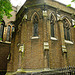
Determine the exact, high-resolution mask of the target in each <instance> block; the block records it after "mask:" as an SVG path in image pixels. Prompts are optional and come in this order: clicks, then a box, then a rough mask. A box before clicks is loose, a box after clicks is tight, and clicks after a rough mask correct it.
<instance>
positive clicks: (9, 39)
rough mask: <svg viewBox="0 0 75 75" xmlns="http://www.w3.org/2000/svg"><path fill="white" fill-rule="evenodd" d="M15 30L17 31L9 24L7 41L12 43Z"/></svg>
mask: <svg viewBox="0 0 75 75" xmlns="http://www.w3.org/2000/svg"><path fill="white" fill-rule="evenodd" d="M14 30H15V28H14V25H13V24H12V23H9V25H8V29H7V37H6V40H7V41H11V38H12V33H13V32H14Z"/></svg>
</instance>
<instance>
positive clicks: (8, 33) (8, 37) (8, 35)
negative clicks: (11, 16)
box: [7, 26, 11, 41]
mask: <svg viewBox="0 0 75 75" xmlns="http://www.w3.org/2000/svg"><path fill="white" fill-rule="evenodd" d="M10 28H11V27H10V26H8V31H7V41H10Z"/></svg>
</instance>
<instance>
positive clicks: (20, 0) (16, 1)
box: [10, 0, 75, 8]
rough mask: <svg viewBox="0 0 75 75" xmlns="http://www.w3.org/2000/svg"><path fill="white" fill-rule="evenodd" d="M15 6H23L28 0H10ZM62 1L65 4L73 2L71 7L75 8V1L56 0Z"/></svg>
mask: <svg viewBox="0 0 75 75" xmlns="http://www.w3.org/2000/svg"><path fill="white" fill-rule="evenodd" d="M10 1H11V3H12V5H13V6H17V5H19V6H22V5H23V4H24V3H25V1H26V0H10ZM56 1H58V2H60V3H63V4H65V5H68V4H71V7H73V8H75V3H74V2H71V0H56Z"/></svg>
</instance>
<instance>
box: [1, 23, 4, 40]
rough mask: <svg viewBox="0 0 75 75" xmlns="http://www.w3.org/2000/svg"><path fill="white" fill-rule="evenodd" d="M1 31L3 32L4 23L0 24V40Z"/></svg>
mask: <svg viewBox="0 0 75 75" xmlns="http://www.w3.org/2000/svg"><path fill="white" fill-rule="evenodd" d="M3 32H4V23H3V22H2V23H1V24H0V40H1V41H2V40H3Z"/></svg>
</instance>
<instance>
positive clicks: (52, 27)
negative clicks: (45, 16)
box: [50, 13, 55, 37]
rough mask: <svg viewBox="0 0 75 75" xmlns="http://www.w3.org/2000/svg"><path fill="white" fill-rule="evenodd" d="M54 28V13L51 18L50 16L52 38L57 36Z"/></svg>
mask: <svg viewBox="0 0 75 75" xmlns="http://www.w3.org/2000/svg"><path fill="white" fill-rule="evenodd" d="M54 26H55V16H54V14H53V13H52V14H51V16H50V27H51V37H54V36H55V34H54Z"/></svg>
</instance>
